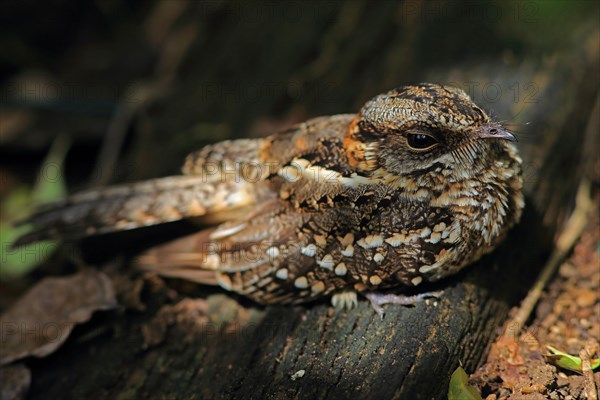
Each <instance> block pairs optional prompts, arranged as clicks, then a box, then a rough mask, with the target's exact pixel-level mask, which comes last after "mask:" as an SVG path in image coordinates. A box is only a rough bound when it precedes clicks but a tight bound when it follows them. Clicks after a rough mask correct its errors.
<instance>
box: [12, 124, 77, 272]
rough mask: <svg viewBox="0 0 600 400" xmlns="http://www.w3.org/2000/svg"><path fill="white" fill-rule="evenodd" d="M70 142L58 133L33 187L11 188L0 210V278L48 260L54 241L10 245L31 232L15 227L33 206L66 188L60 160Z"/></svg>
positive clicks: (61, 194) (56, 196) (56, 197)
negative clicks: (0, 217) (19, 245)
mask: <svg viewBox="0 0 600 400" xmlns="http://www.w3.org/2000/svg"><path fill="white" fill-rule="evenodd" d="M69 146H70V143H69V140H68V138H67V136H64V135H63V136H59V137H58V138H56V139H55V140H54V142H53V143H52V147H51V148H50V151H49V152H48V156H46V159H45V160H44V162H43V164H42V166H41V168H40V171H39V173H38V178H37V182H36V184H35V187H34V188H33V190H30V189H29V188H27V187H23V186H18V187H16V188H15V189H13V190H11V192H10V193H9V194H8V196H7V198H6V201H4V203H3V204H2V207H1V209H0V211H1V215H2V218H3V219H2V221H0V264H1V265H2V268H0V279H6V278H9V277H11V276H18V275H23V274H26V273H27V272H29V271H31V270H32V269H33V268H34V267H35V266H37V265H38V264H40V263H41V262H43V261H44V260H45V259H47V258H48V257H49V256H50V255H51V254H52V253H53V251H54V250H55V249H56V247H57V245H58V244H57V243H56V242H54V241H44V242H38V243H32V244H30V245H27V246H23V247H19V248H13V247H12V244H13V243H14V242H15V241H16V239H17V238H18V237H20V236H22V235H24V234H26V233H28V232H30V231H31V229H32V228H31V226H30V225H20V226H15V225H14V223H15V222H16V221H19V220H21V219H23V218H25V217H26V216H27V215H28V214H29V213H30V212H31V211H32V210H33V208H34V207H35V206H39V205H40V204H42V203H48V202H51V201H54V200H59V199H61V198H63V197H65V196H66V194H67V190H66V187H65V180H64V176H63V162H64V158H65V156H66V154H67V151H68V149H69Z"/></svg>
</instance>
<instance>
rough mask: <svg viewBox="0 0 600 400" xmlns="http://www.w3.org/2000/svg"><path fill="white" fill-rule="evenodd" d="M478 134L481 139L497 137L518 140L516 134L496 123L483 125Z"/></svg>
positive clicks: (512, 140)
mask: <svg viewBox="0 0 600 400" xmlns="http://www.w3.org/2000/svg"><path fill="white" fill-rule="evenodd" d="M477 136H478V137H479V138H481V139H488V138H496V139H506V140H510V141H511V142H516V141H517V138H516V137H515V135H513V134H512V133H510V132H509V131H507V130H506V129H504V128H503V127H502V126H500V124H495V123H491V124H486V125H482V126H481V128H479V129H478V130H477Z"/></svg>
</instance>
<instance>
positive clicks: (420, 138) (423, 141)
mask: <svg viewBox="0 0 600 400" xmlns="http://www.w3.org/2000/svg"><path fill="white" fill-rule="evenodd" d="M406 141H407V143H408V146H409V147H410V148H411V149H413V150H419V151H423V150H429V149H431V148H432V147H434V146H435V145H436V144H438V141H437V139H436V138H435V137H433V136H431V135H428V134H426V133H420V132H419V133H408V134H407V135H406Z"/></svg>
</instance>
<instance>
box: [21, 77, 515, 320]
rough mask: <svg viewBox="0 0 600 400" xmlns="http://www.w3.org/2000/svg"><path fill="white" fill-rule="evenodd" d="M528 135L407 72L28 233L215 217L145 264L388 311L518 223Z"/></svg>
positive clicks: (75, 235) (56, 214)
mask: <svg viewBox="0 0 600 400" xmlns="http://www.w3.org/2000/svg"><path fill="white" fill-rule="evenodd" d="M515 141H516V138H515V135H514V134H513V133H512V132H510V131H509V130H507V129H506V128H504V127H503V126H502V125H501V124H500V123H498V122H495V121H493V120H492V119H491V118H490V116H488V114H487V113H486V112H485V111H484V110H482V108H480V107H479V106H477V105H476V104H475V103H474V102H473V101H472V100H471V99H470V97H469V96H468V95H467V94H466V93H465V92H464V91H463V90H461V89H459V88H456V87H452V86H447V85H440V84H433V83H422V84H414V85H406V86H402V87H398V88H396V89H393V90H391V91H389V92H387V93H384V94H380V95H377V96H375V97H374V98H372V99H371V100H369V101H368V102H366V104H364V106H363V107H362V108H361V109H360V111H359V112H358V113H355V114H340V115H333V116H323V117H316V118H313V119H310V120H307V121H306V122H303V123H300V124H297V125H294V126H292V127H290V128H288V129H286V130H283V131H281V132H278V133H275V134H272V135H270V136H267V137H264V138H253V139H237V140H227V141H222V142H218V143H215V144H211V145H208V146H206V147H204V148H202V149H200V150H197V151H195V152H192V153H191V154H190V155H188V156H187V158H186V159H185V162H184V164H183V167H182V174H181V175H177V176H170V177H166V178H158V179H151V180H147V181H142V182H137V183H130V184H121V185H116V186H113V187H107V188H100V189H95V190H94V189H92V190H88V191H85V192H82V193H79V194H74V195H72V196H71V197H67V198H66V199H65V200H62V201H59V202H56V203H53V204H50V205H49V206H46V207H43V208H41V209H40V210H38V211H37V212H35V213H34V214H33V215H32V216H31V217H30V218H29V219H28V220H27V221H26V222H27V223H30V224H31V225H32V226H33V230H32V231H31V232H30V233H29V234H26V235H25V236H23V237H21V238H20V239H19V240H18V242H17V245H22V244H26V243H31V242H35V241H39V240H43V239H63V240H65V239H69V240H71V239H79V238H82V237H86V236H90V235H99V234H108V233H111V232H117V231H125V230H132V229H140V228H143V227H148V226H153V225H160V224H165V223H167V222H172V221H177V220H182V219H189V220H193V221H196V222H198V223H199V224H200V225H199V226H201V227H202V228H199V231H198V232H196V233H193V234H190V235H186V236H184V237H180V238H177V239H175V240H174V241H171V242H168V243H166V244H162V245H159V246H156V247H153V248H150V249H147V250H146V251H145V252H143V253H141V254H140V255H139V256H138V257H137V258H136V260H135V263H136V264H137V265H138V266H139V267H141V268H143V269H146V270H150V271H155V272H157V273H159V274H161V275H164V276H168V277H176V278H183V279H187V280H191V281H194V282H198V283H202V284H208V285H219V286H221V287H222V288H224V289H225V290H228V291H232V292H235V293H238V294H241V295H242V296H246V297H249V298H251V299H252V300H254V301H256V302H258V303H260V304H299V303H305V302H309V301H313V300H317V299H322V298H330V299H331V302H332V304H333V305H334V306H336V307H338V308H340V307H341V308H352V307H353V306H355V305H356V304H357V295H358V294H362V295H365V296H366V297H367V298H368V299H369V300H371V302H372V304H373V307H374V308H375V310H376V311H377V312H378V313H380V312H381V305H383V304H386V303H393V302H398V303H402V304H404V302H406V301H409V302H410V301H414V300H415V299H416V298H419V299H420V298H422V296H419V295H417V296H402V295H394V294H386V291H389V290H393V289H396V288H414V287H416V286H419V285H420V284H422V283H423V282H435V281H438V280H440V279H442V278H445V277H448V276H450V275H453V274H455V273H457V272H458V271H460V270H461V269H463V268H464V267H465V266H467V265H469V264H472V263H473V262H475V261H476V260H478V259H479V258H480V257H482V256H483V255H484V254H486V253H489V252H491V251H493V250H494V249H495V248H496V247H497V246H498V244H499V243H501V242H502V240H504V238H505V237H506V236H507V233H508V232H509V230H510V228H511V227H513V226H514V225H515V224H516V223H517V222H518V221H519V219H520V216H521V214H522V209H523V207H524V196H523V193H522V186H523V178H522V160H521V158H520V156H519V153H518V150H517V147H516V146H515V144H514V142H515ZM424 295H427V294H426V293H425V294H424ZM407 299H408V300H407Z"/></svg>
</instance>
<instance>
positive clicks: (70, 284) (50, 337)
mask: <svg viewBox="0 0 600 400" xmlns="http://www.w3.org/2000/svg"><path fill="white" fill-rule="evenodd" d="M116 305H117V302H116V300H115V292H114V289H113V286H112V283H111V281H110V279H108V277H107V276H106V275H105V274H103V273H101V272H99V271H95V270H88V271H85V272H81V273H78V274H76V275H72V276H69V277H60V278H45V279H43V280H42V281H40V282H39V283H38V284H36V285H35V286H34V287H33V288H31V289H30V290H29V291H28V292H27V293H26V294H25V295H24V296H23V297H22V298H21V299H19V300H18V301H17V303H16V304H14V305H13V307H12V308H10V309H9V310H8V311H7V312H6V313H4V314H3V315H2V316H1V317H0V335H1V341H2V346H0V365H5V364H8V363H10V362H12V361H14V360H18V359H20V358H23V357H28V356H35V357H44V356H46V355H48V354H51V353H52V352H54V351H55V350H56V349H57V348H58V347H60V346H61V344H62V343H64V341H65V340H66V339H67V338H68V337H69V334H70V333H71V330H73V327H74V326H75V325H76V324H80V323H83V322H86V321H88V320H89V319H90V317H91V316H92V313H93V312H94V311H97V310H108V309H111V308H114V307H115V306H116Z"/></svg>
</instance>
